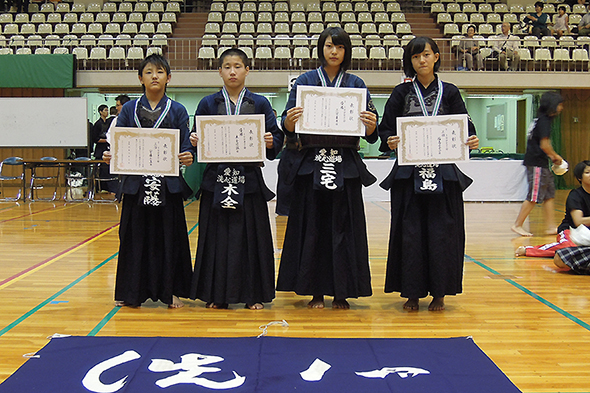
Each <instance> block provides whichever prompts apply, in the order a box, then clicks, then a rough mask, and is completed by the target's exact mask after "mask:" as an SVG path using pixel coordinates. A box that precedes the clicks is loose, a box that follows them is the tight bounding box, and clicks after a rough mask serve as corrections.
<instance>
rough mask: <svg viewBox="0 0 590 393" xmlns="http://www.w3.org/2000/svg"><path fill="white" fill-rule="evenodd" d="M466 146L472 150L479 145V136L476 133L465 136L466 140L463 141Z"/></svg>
mask: <svg viewBox="0 0 590 393" xmlns="http://www.w3.org/2000/svg"><path fill="white" fill-rule="evenodd" d="M465 144H466V145H467V146H469V150H474V149H477V148H478V147H479V138H478V137H477V135H471V136H470V137H469V138H467V142H465Z"/></svg>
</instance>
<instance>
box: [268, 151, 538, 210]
mask: <svg viewBox="0 0 590 393" xmlns="http://www.w3.org/2000/svg"><path fill="white" fill-rule="evenodd" d="M394 162H395V160H365V164H366V165H367V167H368V169H369V171H370V172H371V173H372V174H373V175H375V177H377V182H375V183H374V184H373V185H371V186H369V187H363V195H364V199H365V201H389V192H388V191H385V190H384V189H382V188H381V187H379V183H380V182H381V181H382V180H383V179H385V177H386V176H387V175H388V174H389V172H390V171H391V168H392V167H393V163H394ZM278 164H279V160H274V161H266V162H265V166H264V168H263V169H262V171H263V174H264V179H265V181H266V184H267V185H268V187H269V188H270V189H271V190H272V191H273V192H276V183H277V166H278ZM458 167H459V168H460V169H461V171H463V173H465V174H466V175H467V176H469V177H470V178H472V179H473V184H471V186H469V188H467V190H465V193H464V194H463V198H464V200H465V201H469V202H521V201H523V200H524V199H525V198H526V193H527V189H528V186H527V181H526V170H525V167H524V165H522V161H521V160H480V159H472V160H470V161H469V162H466V163H461V164H458Z"/></svg>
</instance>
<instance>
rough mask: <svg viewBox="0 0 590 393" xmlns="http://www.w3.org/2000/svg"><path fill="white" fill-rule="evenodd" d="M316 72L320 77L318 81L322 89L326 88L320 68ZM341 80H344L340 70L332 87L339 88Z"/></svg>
mask: <svg viewBox="0 0 590 393" xmlns="http://www.w3.org/2000/svg"><path fill="white" fill-rule="evenodd" d="M317 72H318V75H319V77H320V81H322V87H328V80H327V79H326V76H325V75H324V73H323V72H322V67H320V68H318V69H317ZM342 78H344V71H342V70H340V72H339V73H338V75H337V76H336V82H335V83H334V87H340V85H341V84H342Z"/></svg>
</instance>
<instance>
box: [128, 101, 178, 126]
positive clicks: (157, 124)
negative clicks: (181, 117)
mask: <svg viewBox="0 0 590 393" xmlns="http://www.w3.org/2000/svg"><path fill="white" fill-rule="evenodd" d="M166 98H168V97H166ZM138 105H139V100H137V101H135V111H134V112H133V119H134V120H135V124H136V125H137V127H138V128H142V127H141V122H140V121H139V117H138V116H137V106H138ZM171 106H172V100H171V99H170V98H168V100H167V101H166V107H165V108H164V110H163V111H162V113H161V114H160V117H159V118H158V120H156V122H155V123H154V127H153V128H158V127H160V124H162V122H163V121H164V118H165V117H166V115H167V114H168V112H170V107H171Z"/></svg>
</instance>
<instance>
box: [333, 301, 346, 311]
mask: <svg viewBox="0 0 590 393" xmlns="http://www.w3.org/2000/svg"><path fill="white" fill-rule="evenodd" d="M332 308H333V309H337V310H348V309H350V304H348V302H347V301H346V299H338V300H336V299H334V301H332Z"/></svg>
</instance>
